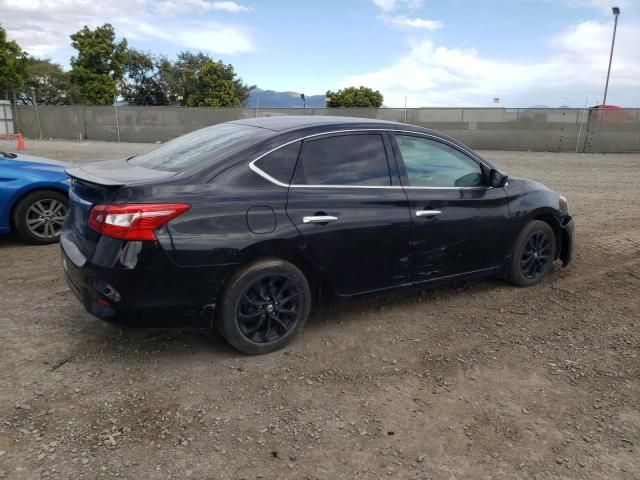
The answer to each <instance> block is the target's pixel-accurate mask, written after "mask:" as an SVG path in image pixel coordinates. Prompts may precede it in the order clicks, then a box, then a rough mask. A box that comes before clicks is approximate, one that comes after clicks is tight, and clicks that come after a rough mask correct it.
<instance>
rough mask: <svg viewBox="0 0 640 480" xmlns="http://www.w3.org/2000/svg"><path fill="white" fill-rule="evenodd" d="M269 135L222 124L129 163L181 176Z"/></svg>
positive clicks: (204, 129) (266, 131)
mask: <svg viewBox="0 0 640 480" xmlns="http://www.w3.org/2000/svg"><path fill="white" fill-rule="evenodd" d="M270 134H273V132H272V131H270V130H265V129H264V128H256V127H250V126H248V125H239V124H233V123H221V124H218V125H213V126H212V127H207V128H203V129H201V130H196V131H195V132H191V133H187V134H186V135H183V136H181V137H178V138H176V139H173V140H171V141H170V142H167V143H165V144H164V145H162V146H161V147H158V148H156V149H155V150H152V151H151V152H148V153H145V154H143V155H140V156H138V157H134V158H132V159H131V160H129V163H131V164H133V165H138V166H140V167H144V168H151V169H154V170H165V171H169V172H183V171H185V170H190V169H192V168H194V167H199V166H204V165H215V164H216V163H217V162H218V161H220V160H222V159H224V158H226V157H227V156H228V155H230V154H233V153H234V152H237V151H240V150H241V149H243V148H245V147H247V146H250V145H252V144H254V143H256V142H259V141H260V140H263V139H264V138H266V137H268V136H269V135H270Z"/></svg>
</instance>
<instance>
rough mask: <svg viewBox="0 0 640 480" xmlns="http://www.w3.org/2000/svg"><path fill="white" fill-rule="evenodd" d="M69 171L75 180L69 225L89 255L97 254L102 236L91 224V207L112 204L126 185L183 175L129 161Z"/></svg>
mask: <svg viewBox="0 0 640 480" xmlns="http://www.w3.org/2000/svg"><path fill="white" fill-rule="evenodd" d="M66 172H67V174H68V175H69V176H70V177H71V179H72V183H71V188H70V190H69V212H68V213H67V220H66V228H67V231H68V232H69V234H70V236H71V238H70V239H71V240H72V241H73V243H75V244H76V246H77V247H78V249H79V250H80V251H81V252H82V254H83V255H84V256H85V257H88V256H91V255H92V254H93V251H94V250H95V246H96V243H97V242H98V240H99V238H100V234H99V233H97V232H95V231H93V230H91V229H90V228H89V227H88V225H87V221H88V219H89V211H90V210H91V207H93V206H94V205H96V204H99V203H111V202H112V201H113V199H114V197H115V194H116V192H117V191H118V189H119V188H120V187H122V186H124V185H135V184H143V183H150V182H157V181H160V180H165V179H168V178H171V177H174V176H176V175H178V174H179V173H178V172H167V171H162V170H152V169H149V168H144V167H139V166H137V165H132V164H130V163H129V162H127V161H126V160H109V161H106V162H97V163H90V164H86V165H76V166H73V167H69V168H67V169H66ZM67 238H69V237H67Z"/></svg>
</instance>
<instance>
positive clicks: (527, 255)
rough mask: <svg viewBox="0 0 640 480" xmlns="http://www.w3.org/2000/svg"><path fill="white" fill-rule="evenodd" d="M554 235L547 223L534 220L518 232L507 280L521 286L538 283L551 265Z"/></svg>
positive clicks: (554, 251)
mask: <svg viewBox="0 0 640 480" xmlns="http://www.w3.org/2000/svg"><path fill="white" fill-rule="evenodd" d="M555 255H556V237H555V234H554V233H553V229H552V228H551V227H550V226H549V224H548V223H546V222H543V221H540V220H534V221H532V222H529V223H528V224H527V225H526V226H525V227H524V228H523V229H522V231H521V232H520V235H519V236H518V239H517V240H516V243H515V245H514V249H513V257H512V258H511V265H510V269H509V270H510V271H509V280H510V281H511V282H512V283H514V284H516V285H518V286H521V287H530V286H531V285H535V284H537V283H540V282H541V281H542V279H543V278H544V277H545V276H546V275H547V273H549V270H551V267H552V266H553V260H554V259H555Z"/></svg>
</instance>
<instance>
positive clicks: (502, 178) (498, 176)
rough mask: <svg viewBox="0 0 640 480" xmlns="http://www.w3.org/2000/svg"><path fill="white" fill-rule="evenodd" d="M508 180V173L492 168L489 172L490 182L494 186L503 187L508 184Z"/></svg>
mask: <svg viewBox="0 0 640 480" xmlns="http://www.w3.org/2000/svg"><path fill="white" fill-rule="evenodd" d="M508 180H509V176H508V175H505V174H504V173H501V172H499V171H498V170H496V169H491V171H490V172H489V184H490V185H491V186H492V187H494V188H503V187H504V186H505V185H506V184H507V181H508Z"/></svg>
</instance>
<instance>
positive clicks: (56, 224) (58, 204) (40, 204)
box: [13, 190, 69, 245]
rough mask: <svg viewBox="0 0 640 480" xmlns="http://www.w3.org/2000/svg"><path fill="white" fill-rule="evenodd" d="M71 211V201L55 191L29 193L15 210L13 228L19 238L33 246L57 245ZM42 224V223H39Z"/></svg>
mask: <svg viewBox="0 0 640 480" xmlns="http://www.w3.org/2000/svg"><path fill="white" fill-rule="evenodd" d="M68 210H69V199H68V198H67V196H66V195H65V194H64V193H61V192H56V191H55V190H36V191H34V192H31V193H28V194H27V195H25V196H24V197H23V198H22V199H20V201H19V202H18V203H17V204H16V206H15V207H14V210H13V226H14V228H15V231H16V233H17V234H18V236H19V237H20V238H21V239H22V240H24V241H25V242H27V243H31V244H33V245H45V244H48V243H55V242H57V241H58V240H59V239H60V231H61V229H62V223H63V222H64V218H65V216H66V215H67V211H68ZM38 222H40V223H38Z"/></svg>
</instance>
